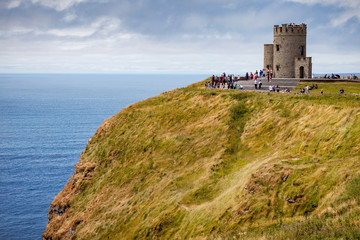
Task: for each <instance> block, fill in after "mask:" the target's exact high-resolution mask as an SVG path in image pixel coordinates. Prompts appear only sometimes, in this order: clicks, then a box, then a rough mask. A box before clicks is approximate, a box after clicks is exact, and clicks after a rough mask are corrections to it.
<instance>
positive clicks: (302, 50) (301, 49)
mask: <svg viewBox="0 0 360 240" xmlns="http://www.w3.org/2000/svg"><path fill="white" fill-rule="evenodd" d="M300 54H301V56H304V46H301V47H300Z"/></svg>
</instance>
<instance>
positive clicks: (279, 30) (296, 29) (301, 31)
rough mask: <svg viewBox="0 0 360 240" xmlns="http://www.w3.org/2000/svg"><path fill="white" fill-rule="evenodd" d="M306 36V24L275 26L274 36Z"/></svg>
mask: <svg viewBox="0 0 360 240" xmlns="http://www.w3.org/2000/svg"><path fill="white" fill-rule="evenodd" d="M285 35H286V36H291V35H306V24H304V23H302V24H300V25H296V24H291V25H290V24H282V25H281V26H279V25H275V26H274V36H275V37H276V36H285Z"/></svg>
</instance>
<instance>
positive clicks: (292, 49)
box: [264, 23, 312, 78]
mask: <svg viewBox="0 0 360 240" xmlns="http://www.w3.org/2000/svg"><path fill="white" fill-rule="evenodd" d="M306 27H307V26H306V24H304V23H302V24H300V25H296V24H282V26H279V25H275V26H274V42H273V44H265V45H264V72H266V71H267V69H269V70H270V71H271V70H272V71H273V77H274V78H311V77H312V62H311V60H312V59H311V57H307V56H306Z"/></svg>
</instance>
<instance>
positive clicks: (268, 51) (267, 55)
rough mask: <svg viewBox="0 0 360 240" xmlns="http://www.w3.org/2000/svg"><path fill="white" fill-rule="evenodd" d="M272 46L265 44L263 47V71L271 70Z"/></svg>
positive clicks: (272, 59)
mask: <svg viewBox="0 0 360 240" xmlns="http://www.w3.org/2000/svg"><path fill="white" fill-rule="evenodd" d="M273 53H274V44H265V45H264V70H266V69H267V68H268V67H269V69H273V61H274V56H273Z"/></svg>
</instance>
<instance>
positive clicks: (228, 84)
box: [205, 69, 290, 93]
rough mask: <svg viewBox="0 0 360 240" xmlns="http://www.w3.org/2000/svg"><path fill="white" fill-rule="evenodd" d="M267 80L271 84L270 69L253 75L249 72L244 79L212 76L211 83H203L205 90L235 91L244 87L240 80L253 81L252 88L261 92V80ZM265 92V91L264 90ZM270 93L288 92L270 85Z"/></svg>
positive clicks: (238, 76) (286, 89)
mask: <svg viewBox="0 0 360 240" xmlns="http://www.w3.org/2000/svg"><path fill="white" fill-rule="evenodd" d="M266 77H267V79H268V82H271V80H272V77H273V72H272V70H271V69H267V72H264V71H263V70H260V71H257V70H256V71H255V72H254V73H252V72H250V74H249V73H248V72H247V73H246V74H245V76H244V77H240V75H237V76H235V75H234V74H229V75H226V73H225V72H224V73H223V74H221V75H220V76H215V75H212V77H211V81H209V82H206V83H205V88H207V89H208V88H217V89H237V90H244V86H243V85H241V84H240V82H238V81H240V80H245V81H250V80H253V81H254V88H255V90H262V89H264V88H263V83H262V80H264V78H265V79H266ZM261 79H262V80H261ZM264 90H266V89H264ZM269 91H270V92H281V93H288V92H290V89H289V88H283V89H280V86H279V85H277V86H275V85H270V86H269Z"/></svg>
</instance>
